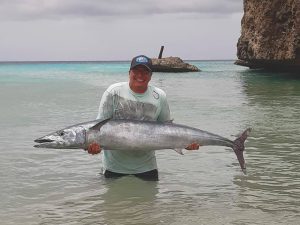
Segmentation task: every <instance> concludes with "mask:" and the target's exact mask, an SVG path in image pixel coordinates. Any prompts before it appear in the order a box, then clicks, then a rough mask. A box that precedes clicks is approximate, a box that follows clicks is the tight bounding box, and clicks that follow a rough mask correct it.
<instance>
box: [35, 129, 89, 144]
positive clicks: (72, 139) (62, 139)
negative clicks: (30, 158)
mask: <svg viewBox="0 0 300 225" xmlns="http://www.w3.org/2000/svg"><path fill="white" fill-rule="evenodd" d="M85 137H86V130H85V128H84V127H81V126H73V127H67V128H65V129H62V130H58V131H55V132H53V133H50V134H48V135H45V136H43V137H41V138H38V139H36V140H34V141H35V142H36V143H38V144H37V145H34V147H36V148H58V149H74V148H84V146H85Z"/></svg>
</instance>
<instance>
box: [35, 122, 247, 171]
mask: <svg viewBox="0 0 300 225" xmlns="http://www.w3.org/2000/svg"><path fill="white" fill-rule="evenodd" d="M249 132H250V128H249V129H247V130H245V131H244V132H243V134H242V135H241V136H240V137H238V138H237V139H236V140H234V141H231V140H229V139H227V138H224V137H221V136H219V135H216V134H213V133H209V132H206V131H203V130H200V129H197V128H193V127H189V126H185V125H180V124H175V123H161V122H150V121H138V120H113V119H111V120H104V121H99V120H95V121H90V122H87V123H81V124H77V125H74V126H71V127H67V128H65V129H62V130H59V131H57V132H54V133H52V134H49V135H46V136H44V137H42V138H39V139H36V140H35V142H37V143H39V144H38V145H35V147H39V148H83V149H85V148H87V146H88V145H89V144H91V143H94V142H96V143H98V144H99V145H100V146H101V148H103V149H107V150H135V151H139V150H143V151H147V150H149V151H150V150H161V149H177V150H178V149H184V148H186V147H187V146H188V145H189V144H191V143H198V144H200V145H201V146H208V145H216V146H227V147H230V148H232V149H233V150H234V152H235V154H236V156H237V158H238V160H239V163H240V166H241V168H242V169H243V170H244V169H245V168H246V167H245V161H244V157H243V151H244V142H245V140H246V138H247V136H248V134H249Z"/></svg>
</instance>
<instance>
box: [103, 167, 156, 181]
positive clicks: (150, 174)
mask: <svg viewBox="0 0 300 225" xmlns="http://www.w3.org/2000/svg"><path fill="white" fill-rule="evenodd" d="M129 175H133V176H136V177H138V178H140V179H142V180H146V181H158V171H157V169H155V170H150V171H147V172H144V173H136V174H124V173H115V172H112V171H109V170H105V172H104V177H105V178H119V177H124V176H129Z"/></svg>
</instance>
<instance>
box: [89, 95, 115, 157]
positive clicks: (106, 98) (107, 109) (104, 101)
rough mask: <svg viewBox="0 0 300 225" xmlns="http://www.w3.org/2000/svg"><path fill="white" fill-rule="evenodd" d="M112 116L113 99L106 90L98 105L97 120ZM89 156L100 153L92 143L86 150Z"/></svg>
mask: <svg viewBox="0 0 300 225" xmlns="http://www.w3.org/2000/svg"><path fill="white" fill-rule="evenodd" d="M112 116H113V97H112V95H111V93H109V92H108V91H107V90H106V91H105V92H104V93H103V95H102V97H101V101H100V105H99V110H98V115H97V119H108V118H112ZM86 150H87V151H88V153H89V154H92V155H95V154H99V153H100V152H101V147H100V145H99V144H98V143H96V142H94V143H92V144H90V145H89V146H88V148H87V149H86Z"/></svg>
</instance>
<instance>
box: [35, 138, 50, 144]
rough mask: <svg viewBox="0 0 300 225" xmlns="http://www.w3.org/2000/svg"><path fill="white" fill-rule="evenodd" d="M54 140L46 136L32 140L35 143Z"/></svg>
mask: <svg viewBox="0 0 300 225" xmlns="http://www.w3.org/2000/svg"><path fill="white" fill-rule="evenodd" d="M53 141H54V140H51V139H46V138H39V139H36V140H34V142H36V143H40V144H41V143H49V142H53Z"/></svg>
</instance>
